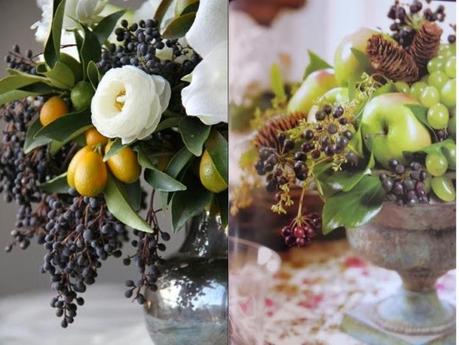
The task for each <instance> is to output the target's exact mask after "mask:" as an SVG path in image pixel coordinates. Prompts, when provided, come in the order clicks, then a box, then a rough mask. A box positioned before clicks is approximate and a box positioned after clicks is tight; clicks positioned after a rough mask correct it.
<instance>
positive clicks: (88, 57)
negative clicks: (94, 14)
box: [80, 25, 102, 76]
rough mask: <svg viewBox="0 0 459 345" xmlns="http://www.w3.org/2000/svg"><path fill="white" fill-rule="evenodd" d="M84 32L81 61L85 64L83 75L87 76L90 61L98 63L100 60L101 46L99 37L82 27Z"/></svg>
mask: <svg viewBox="0 0 459 345" xmlns="http://www.w3.org/2000/svg"><path fill="white" fill-rule="evenodd" d="M82 27H83V30H84V39H83V44H82V46H81V52H80V55H81V59H82V63H83V73H84V75H85V76H86V75H87V74H86V72H87V68H88V64H89V62H90V61H94V62H98V61H99V60H100V52H101V49H102V47H101V45H100V43H99V40H98V39H97V36H96V35H95V34H94V33H93V32H92V31H90V30H89V29H88V28H87V27H86V26H84V25H82Z"/></svg>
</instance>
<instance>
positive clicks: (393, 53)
mask: <svg viewBox="0 0 459 345" xmlns="http://www.w3.org/2000/svg"><path fill="white" fill-rule="evenodd" d="M367 54H368V57H369V59H370V64H371V66H372V67H373V68H374V69H375V71H376V72H379V73H381V74H383V75H384V76H385V77H387V78H389V79H391V80H394V81H400V80H402V81H406V82H407V83H412V82H415V81H416V80H418V78H419V68H418V66H417V65H416V61H415V59H414V58H413V57H412V56H411V55H410V54H409V53H408V52H407V51H406V50H405V49H403V48H402V46H401V45H399V44H398V43H397V42H395V41H390V40H388V39H386V38H385V37H384V36H383V35H381V34H376V35H373V36H371V37H370V39H369V40H368V45H367Z"/></svg>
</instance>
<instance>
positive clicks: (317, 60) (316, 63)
mask: <svg viewBox="0 0 459 345" xmlns="http://www.w3.org/2000/svg"><path fill="white" fill-rule="evenodd" d="M308 55H309V64H308V65H307V66H306V69H305V70H304V74H303V79H306V78H307V77H308V76H309V75H310V74H311V73H312V72H315V71H318V70H321V69H326V68H332V66H331V65H330V64H329V63H328V62H327V61H325V60H324V59H322V58H321V57H320V56H319V55H317V54H315V53H313V52H312V51H310V50H308Z"/></svg>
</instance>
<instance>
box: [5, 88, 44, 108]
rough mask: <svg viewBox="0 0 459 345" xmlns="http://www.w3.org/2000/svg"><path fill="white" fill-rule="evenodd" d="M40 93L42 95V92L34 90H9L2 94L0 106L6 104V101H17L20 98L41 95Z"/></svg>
mask: <svg viewBox="0 0 459 345" xmlns="http://www.w3.org/2000/svg"><path fill="white" fill-rule="evenodd" d="M40 95H42V93H40V92H32V91H24V90H12V91H8V92H5V93H3V94H1V95H0V106H2V105H4V104H5V103H9V102H12V101H16V100H18V99H23V98H26V97H29V96H40Z"/></svg>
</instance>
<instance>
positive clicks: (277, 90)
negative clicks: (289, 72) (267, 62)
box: [271, 64, 287, 102]
mask: <svg viewBox="0 0 459 345" xmlns="http://www.w3.org/2000/svg"><path fill="white" fill-rule="evenodd" d="M271 89H272V90H273V92H274V95H275V96H276V98H277V100H279V101H280V102H284V101H285V100H286V99H287V95H286V94H285V88H284V78H283V77H282V72H281V70H280V68H279V65H278V64H273V65H272V66H271Z"/></svg>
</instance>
